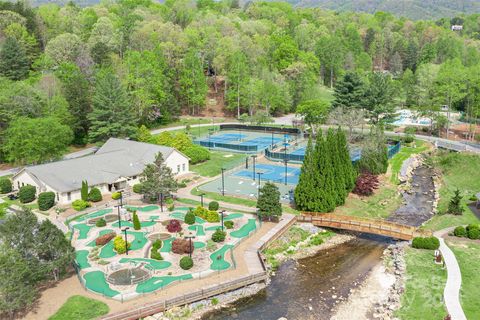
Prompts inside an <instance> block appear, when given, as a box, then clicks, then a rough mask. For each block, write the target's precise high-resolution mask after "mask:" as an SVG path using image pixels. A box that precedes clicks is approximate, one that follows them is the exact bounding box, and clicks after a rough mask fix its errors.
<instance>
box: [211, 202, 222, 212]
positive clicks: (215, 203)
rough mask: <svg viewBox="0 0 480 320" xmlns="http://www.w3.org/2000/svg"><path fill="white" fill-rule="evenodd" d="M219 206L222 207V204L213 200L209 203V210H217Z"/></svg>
mask: <svg viewBox="0 0 480 320" xmlns="http://www.w3.org/2000/svg"><path fill="white" fill-rule="evenodd" d="M218 208H220V205H219V204H218V202H217V201H212V202H210V203H209V204H208V210H211V211H217V210H218Z"/></svg>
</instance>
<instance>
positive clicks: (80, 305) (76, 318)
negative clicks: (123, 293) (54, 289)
mask: <svg viewBox="0 0 480 320" xmlns="http://www.w3.org/2000/svg"><path fill="white" fill-rule="evenodd" d="M108 311H109V308H108V306H107V305H106V304H105V303H103V302H101V301H98V300H94V299H90V298H87V297H83V296H72V297H70V298H68V300H67V301H66V302H65V303H64V304H63V306H62V307H61V308H60V309H59V310H58V311H57V313H55V314H54V315H53V316H51V317H50V318H48V319H49V320H64V319H69V320H89V319H96V318H98V317H100V316H103V315H106V314H107V313H108Z"/></svg>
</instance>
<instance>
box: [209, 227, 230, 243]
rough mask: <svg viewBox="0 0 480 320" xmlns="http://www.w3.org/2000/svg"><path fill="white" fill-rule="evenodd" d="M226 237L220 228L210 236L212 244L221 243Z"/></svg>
mask: <svg viewBox="0 0 480 320" xmlns="http://www.w3.org/2000/svg"><path fill="white" fill-rule="evenodd" d="M226 236H227V233H226V232H225V231H222V229H221V228H218V229H217V230H215V232H214V233H213V234H212V241H214V242H223V241H225V237H226Z"/></svg>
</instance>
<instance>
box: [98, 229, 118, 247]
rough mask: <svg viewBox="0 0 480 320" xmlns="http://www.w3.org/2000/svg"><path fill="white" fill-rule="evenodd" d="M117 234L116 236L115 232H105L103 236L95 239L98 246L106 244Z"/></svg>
mask: <svg viewBox="0 0 480 320" xmlns="http://www.w3.org/2000/svg"><path fill="white" fill-rule="evenodd" d="M115 236H116V233H115V232H110V233H107V234H104V235H103V236H99V237H98V238H97V239H95V244H96V245H97V246H103V245H106V244H107V243H109V242H110V240H112V239H113V238H115Z"/></svg>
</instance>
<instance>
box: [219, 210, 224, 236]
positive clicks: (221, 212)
mask: <svg viewBox="0 0 480 320" xmlns="http://www.w3.org/2000/svg"><path fill="white" fill-rule="evenodd" d="M224 214H225V210H222V211H220V215H221V216H222V231H223V215H224Z"/></svg>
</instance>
